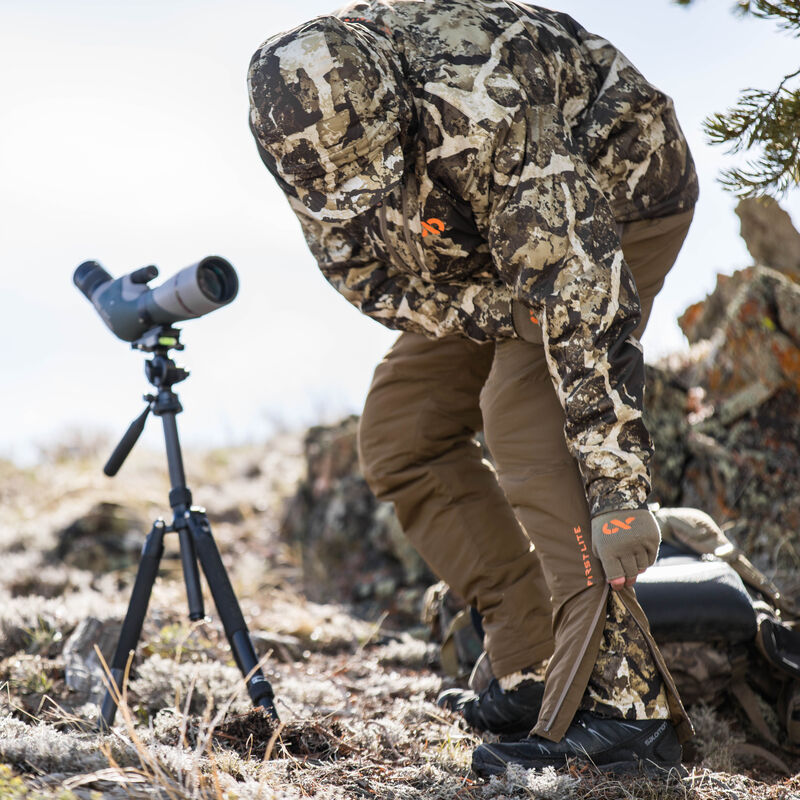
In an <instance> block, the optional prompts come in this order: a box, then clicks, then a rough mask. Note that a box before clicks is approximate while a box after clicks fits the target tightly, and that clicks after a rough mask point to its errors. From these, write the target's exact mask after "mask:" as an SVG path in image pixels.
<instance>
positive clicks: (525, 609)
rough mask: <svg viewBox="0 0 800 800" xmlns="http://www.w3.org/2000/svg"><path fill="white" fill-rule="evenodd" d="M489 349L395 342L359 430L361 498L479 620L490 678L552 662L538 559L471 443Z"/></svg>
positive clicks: (455, 342) (417, 339) (406, 337)
mask: <svg viewBox="0 0 800 800" xmlns="http://www.w3.org/2000/svg"><path fill="white" fill-rule="evenodd" d="M493 354H494V346H493V345H491V344H490V345H478V344H475V343H473V342H470V341H468V340H466V339H462V338H460V337H448V338H445V339H440V340H430V339H426V338H425V337H423V336H420V335H417V334H413V333H403V334H402V335H401V336H400V337H399V338H398V340H397V342H396V343H395V345H394V347H392V348H391V350H390V351H389V352H388V354H387V355H386V357H385V358H384V360H383V361H382V362H381V363H380V364H379V365H378V367H377V369H376V370H375V377H374V379H373V382H372V386H371V388H370V391H369V394H368V396H367V400H366V404H365V407H364V413H363V415H362V417H361V426H360V431H359V452H360V458H361V464H362V469H363V472H364V476H365V478H366V480H367V482H368V483H369V485H370V488H371V489H372V490H373V492H374V493H375V494H376V496H377V497H379V498H380V499H382V500H389V501H392V502H394V504H395V509H396V511H397V515H398V518H399V520H400V524H401V525H402V527H403V530H404V532H405V534H406V535H407V536H408V538H409V539H410V541H411V543H412V544H413V545H414V547H415V548H416V549H417V550H418V551H419V553H420V555H421V556H422V557H423V558H424V559H425V561H426V562H427V563H428V564H429V566H430V567H431V569H432V570H433V571H434V572H435V573H436V574H437V575H438V576H439V577H441V578H442V579H444V580H445V581H446V582H447V583H448V584H449V585H450V586H451V587H452V588H453V589H454V590H455V591H456V592H457V593H458V594H460V595H461V596H462V597H463V598H464V599H465V600H466V601H467V602H468V603H470V604H472V605H474V606H475V607H476V608H477V609H478V611H480V613H481V614H482V615H483V626H484V630H485V634H486V638H485V643H484V644H485V647H486V650H487V652H488V654H489V658H490V660H491V664H492V668H493V670H494V673H495V675H497V676H498V677H499V676H503V675H507V674H511V673H513V672H516V671H518V670H521V669H523V668H525V667H528V666H530V665H532V664H535V663H537V662H538V661H541V660H542V659H544V658H546V657H548V656H549V655H550V653H551V652H552V648H553V643H552V622H551V607H550V600H549V593H548V590H547V586H546V584H545V581H544V578H543V575H542V569H541V566H540V564H539V560H538V558H537V555H536V554H535V553H534V552H533V550H532V548H531V544H530V541H529V540H528V538H527V537H526V536H525V533H524V532H523V530H522V529H521V527H520V525H519V523H518V522H517V520H516V519H515V517H514V514H513V512H512V510H511V507H510V506H509V504H508V502H507V500H506V498H505V496H504V495H503V492H502V490H501V489H500V487H499V485H498V483H497V478H496V475H495V473H494V470H493V469H492V467H491V465H489V464H488V463H487V462H486V461H484V460H483V459H482V457H481V451H480V447H479V446H478V444H477V442H476V441H475V439H474V434H475V432H476V431H477V430H480V429H481V427H482V419H481V413H480V407H479V396H480V391H481V387H482V386H483V384H484V382H485V380H486V377H487V375H488V373H489V370H490V368H491V364H492V358H493Z"/></svg>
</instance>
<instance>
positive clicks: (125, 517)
mask: <svg viewBox="0 0 800 800" xmlns="http://www.w3.org/2000/svg"><path fill="white" fill-rule="evenodd" d="M150 527H151V523H150V522H145V521H144V520H143V519H141V518H140V517H139V515H138V514H136V513H135V512H134V511H133V510H131V509H130V508H127V507H125V506H121V505H119V504H118V503H97V504H96V505H94V506H93V507H92V508H91V509H90V510H89V512H88V513H86V514H85V515H83V516H82V517H80V518H78V519H76V520H75V521H74V522H73V523H72V524H70V525H69V526H67V527H66V528H64V529H63V530H62V531H60V532H59V534H58V546H57V548H56V551H55V554H54V555H55V557H56V558H57V559H58V560H59V561H63V562H65V563H66V564H68V565H70V566H72V567H78V568H79V569H85V570H89V571H90V572H93V573H95V574H98V573H101V572H110V571H111V570H117V569H126V568H128V567H132V566H134V565H135V564H137V563H138V561H139V556H140V554H141V550H142V545H143V544H144V539H145V534H146V533H147V531H149V530H150Z"/></svg>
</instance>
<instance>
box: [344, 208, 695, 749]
mask: <svg viewBox="0 0 800 800" xmlns="http://www.w3.org/2000/svg"><path fill="white" fill-rule="evenodd" d="M691 217H692V212H688V213H685V214H680V215H676V216H673V217H664V218H661V219H657V220H646V221H642V222H634V223H629V224H627V225H625V226H624V228H623V229H622V248H623V252H624V255H625V259H626V261H627V263H628V266H629V267H630V269H631V271H632V272H633V275H634V279H635V280H636V285H637V288H638V290H639V295H640V299H641V302H642V325H641V327H640V329H639V331H638V335H641V331H642V330H643V329H644V325H645V323H646V321H647V317H648V316H649V314H650V310H651V308H652V303H653V299H654V298H655V296H656V294H657V293H658V291H659V290H660V289H661V286H662V285H663V282H664V277H665V275H666V274H667V272H668V271H669V269H670V268H671V267H672V265H673V263H674V262H675V259H676V257H677V255H678V252H679V250H680V248H681V245H682V243H683V239H684V237H685V236H686V233H687V231H688V228H689V223H690V222H691ZM563 428H564V411H563V409H562V407H561V404H560V403H559V401H558V398H557V396H556V393H555V391H554V389H553V385H552V383H551V380H550V375H549V372H548V369H547V364H546V362H545V356H544V348H543V347H542V346H541V345H539V344H534V343H531V342H527V341H523V340H521V339H513V340H504V341H500V342H498V343H497V344H496V345H495V344H483V345H479V344H476V343H474V342H471V341H469V340H466V339H462V338H460V337H448V338H445V339H437V340H433V339H427V338H425V337H423V336H420V335H418V334H413V333H403V334H401V335H400V337H399V338H398V339H397V341H396V342H395V344H394V346H393V347H392V348H391V349H390V350H389V352H388V353H387V355H386V357H385V358H384V360H383V361H382V362H381V363H380V364H379V365H378V367H377V369H376V370H375V377H374V378H373V382H372V386H371V388H370V391H369V395H368V397H367V401H366V404H365V408H364V413H363V415H362V418H361V429H360V436H359V441H360V454H361V462H362V468H363V470H364V475H365V477H366V479H367V481H368V483H369V485H370V487H371V488H372V490H373V491H374V492H375V494H376V495H377V496H378V497H379V498H381V499H383V500H391V501H393V502H394V504H395V508H396V510H397V515H398V518H399V520H400V523H401V525H402V526H403V529H404V531H405V533H406V535H407V536H408V537H409V539H410V540H411V542H412V543H413V545H414V546H415V547H416V548H417V550H418V551H419V552H420V554H421V555H422V557H423V558H424V559H425V560H426V561H427V563H428V564H429V565H430V566H431V568H432V569H433V571H434V572H435V573H436V574H437V575H439V576H440V577H441V578H442V579H444V580H445V581H447V583H448V584H450V586H451V587H452V588H453V589H454V590H455V591H456V592H458V593H459V594H460V595H461V596H462V597H463V598H464V599H465V600H466V601H467V602H468V603H470V604H472V605H474V606H475V607H476V608H477V609H478V611H480V613H481V614H482V615H483V625H484V630H485V632H486V639H485V647H486V650H487V652H488V654H489V658H490V660H491V663H492V668H493V671H494V673H495V675H498V676H503V675H509V674H511V673H513V672H517V671H519V670H521V669H523V668H525V667H528V666H530V665H532V664H535V663H537V662H539V661H541V660H542V659H543V658H545V657H547V656H550V655H552V658H551V660H550V665H549V668H548V671H547V678H546V690H545V696H544V703H543V707H542V711H541V713H540V715H539V721H538V723H537V726H536V728H535V729H534V731H535V733H537V734H539V735H541V736H544V737H546V738H548V739H552V740H553V741H558V740H560V739H561V738H562V737H563V735H564V733H565V731H566V729H567V727H568V726H569V724H570V722H571V721H572V718H573V716H574V714H575V711H576V710H577V708H578V706H579V704H580V702H581V698H582V696H583V694H584V691H585V689H586V685H587V682H588V680H589V676H590V674H591V672H592V669H593V666H594V663H595V660H596V658H597V653H598V648H599V646H600V639H601V636H602V632H603V626H604V624H605V618H606V608H607V595H608V584H607V583H606V580H605V576H604V575H603V571H602V567H601V565H600V562H599V561H598V560H597V559H596V558H595V556H594V555H593V554H592V550H591V541H590V530H591V525H590V518H589V509H588V504H587V501H586V495H585V492H584V488H583V483H582V480H581V477H580V473H579V471H578V468H577V465H576V463H575V461H574V459H573V458H572V457H571V456H570V454H569V451H568V450H567V446H566V442H565V440H564V434H563ZM481 429H483V430H484V433H485V437H486V443H487V445H488V447H489V450H490V451H491V453H492V457H493V458H494V461H495V464H496V466H497V473H496V474H495V472H494V470H493V469H492V468H491V466H489V465H488V464H487V463H486V462H485V461H483V460H482V459H481V453H480V449H479V446H478V445H477V443H476V442H475V441H474V434H475V432H476V431H479V430H481ZM501 487H502V488H501ZM531 542H533V545H534V548H531ZM620 597H621V599H622V600H623V602H624V603H625V606H626V607H627V608H628V610H629V611H630V613H631V614H632V615H633V617H634V619H635V620H636V622H637V624H639V625H640V627H642V628H643V629H644V631H645V634H646V637H647V639H648V643H649V644H650V647H651V651H652V654H653V657H654V659H655V661H656V664H657V665H658V667H659V669H660V671H661V674H662V677H663V678H664V682H665V685H666V688H667V694H668V699H669V704H670V712H671V716H672V719H673V721H674V722H675V724H676V725H677V726H678V734H679V736H680V737H681V738H686V737H687V736H688V735H689V733H690V731H691V726H690V724H689V722H688V719H687V718H686V715H685V712H684V711H683V708H682V706H681V704H680V700H679V698H678V695H677V692H676V690H675V686H674V683H673V681H672V678H671V677H670V675H669V672H668V671H667V669H666V666H665V665H664V663H663V660H662V659H661V656H660V653H659V651H658V649H657V647H656V645H655V643H654V642H653V640H652V637H651V636H650V634H649V628H648V627H647V620H646V618H645V616H644V613H643V612H642V610H641V607H640V606H639V604H638V602H637V601H636V595H635V592H634V591H633V590H632V589H627V590H624V591H623V592H621V593H620Z"/></svg>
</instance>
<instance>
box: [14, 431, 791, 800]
mask: <svg viewBox="0 0 800 800" xmlns="http://www.w3.org/2000/svg"><path fill="white" fill-rule="evenodd" d="M300 450H301V448H300V443H299V438H296V437H291V436H286V437H283V438H282V439H279V440H276V441H273V442H271V443H270V444H269V445H266V446H263V447H248V448H239V449H230V450H226V451H215V452H212V453H187V454H186V464H187V473H188V480H189V484H190V485H191V486H192V488H193V490H194V495H195V498H196V500H197V501H198V502H202V503H204V504H206V505H207V506H208V508H209V513H210V517H211V520H212V524H213V527H214V534H215V538H216V540H217V543H218V545H219V547H220V550H221V552H222V554H223V558H224V560H225V563H226V565H227V567H228V570H229V572H230V575H231V578H232V581H233V585H234V588H235V589H236V591H237V594H238V597H239V599H240V601H241V605H242V609H243V611H244V614H245V617H246V618H247V620H248V624H249V626H250V629H251V632H252V634H253V640H254V643H255V646H256V650H257V651H258V653H259V656H261V657H262V661H263V669H264V672H265V674H266V675H267V677H268V679H269V680H270V681H271V683H272V685H273V687H274V690H275V695H276V705H277V708H278V712H279V714H280V717H281V720H282V723H281V725H279V726H276V725H274V724H273V723H272V722H271V721H270V720H269V719H268V718H267V717H266V716H265V715H264V714H263V712H262V711H260V710H258V709H256V710H253V709H251V708H250V704H249V699H248V698H247V695H246V692H245V691H244V689H243V685H242V679H241V676H240V674H239V672H238V670H237V669H236V668H235V666H234V665H233V661H232V659H231V654H230V649H229V647H228V645H227V642H226V640H225V637H224V635H223V633H222V629H221V626H220V624H219V620H218V618H217V616H216V614H215V612H214V609H213V604H212V603H211V602H210V600H208V599H207V603H206V612H207V613H208V614H209V615H210V617H211V619H210V620H208V621H201V622H196V623H190V622H189V621H188V620H187V618H186V616H185V614H186V611H185V609H186V601H185V594H184V588H183V585H182V579H181V571H180V565H179V561H178V560H177V557H176V548H177V540H176V538H175V537H174V536H168V537H167V555H166V556H165V558H164V561H163V568H162V572H161V577H160V579H159V580H158V582H157V584H156V587H155V590H154V593H153V597H152V601H151V603H150V608H149V611H148V615H147V618H146V621H145V626H144V630H143V633H142V638H141V643H140V647H139V651H138V655H137V660H136V662H135V665H134V668H133V670H132V673H131V677H130V681H129V682H128V683H127V685H126V687H125V692H124V696H123V698H122V702H121V704H120V708H119V711H118V713H117V718H116V722H115V726H114V728H113V729H112V730H111V731H110V732H106V733H99V732H97V731H96V729H95V727H94V724H95V721H96V719H97V710H98V706H97V700H98V699H99V698H100V697H101V696H102V692H103V687H102V684H101V682H100V681H101V678H100V675H101V673H102V669H101V667H100V666H99V664H98V662H97V658H96V656H94V654H93V650H92V648H91V646H90V644H87V642H88V641H89V639H90V638H91V637H90V636H89V634H90V633H92V635H93V636H94V638H95V639H99V641H101V647H102V649H103V650H104V651H105V655H106V657H108V656H109V655H110V650H112V649H113V645H114V643H115V641H116V636H117V635H118V630H119V622H120V620H121V618H122V616H123V614H124V611H125V607H126V604H127V599H128V596H129V594H130V589H131V585H132V579H133V575H134V569H133V568H132V566H131V564H132V562H133V561H135V559H136V553H137V551H138V548H139V547H140V546H141V542H142V529H144V530H147V529H148V528H149V520H151V519H152V518H153V517H154V516H156V515H158V514H160V513H164V509H165V506H166V502H165V501H166V496H167V489H168V487H167V486H166V485H165V482H164V478H163V477H161V462H162V456H161V454H159V453H146V452H142V453H137V454H135V455H134V457H132V459H131V463H129V464H126V465H125V467H124V468H123V470H122V471H121V473H120V475H119V476H118V477H117V478H116V479H115V481H113V482H110V481H108V480H106V479H104V478H103V477H102V475H100V466H101V463H102V460H101V459H100V458H99V455H98V454H97V453H95V452H94V451H93V449H92V448H87V447H84V448H81V447H72V448H66V449H65V450H63V451H59V452H52V453H50V454H45V458H44V459H43V461H42V464H41V465H40V466H38V467H36V468H31V469H21V468H18V467H16V466H14V465H12V464H8V463H0V556H2V564H3V569H2V570H0V798H2V800H5V798H25V799H26V800H39V799H40V798H41V800H44V798H60V799H61V800H73V799H74V798H85V799H86V800H89V798H120V799H121V798H170V800H183V799H184V798H187V799H188V798H215V799H216V800H221V799H224V800H234V798H242V799H243V800H256V798H258V799H259V800H270V799H271V798H287V800H294V799H295V798H298V799H299V798H318V799H319V800H329V799H331V800H334V799H338V798H392V799H394V798H396V799H397V800H417V798H419V799H420V800H421V799H422V798H425V799H426V800H456V799H458V800H472V799H474V800H478V798H480V799H481V800H489V799H490V798H496V799H497V800H500V799H501V798H542V800H545V799H547V800H572V799H573V798H574V799H575V800H578V799H581V800H583V799H586V800H588V798H599V799H600V800H605V799H609V800H610V798H641V799H642V800H648V799H652V800H655V799H656V798H658V799H659V800H673V798H674V800H678V798H697V800H706V799H708V800H710V798H715V799H716V798H726V799H730V800H735V799H736V800H738V798H742V799H744V798H748V800H749V799H750V798H754V799H756V800H761V799H762V798H763V800H766V799H767V798H769V799H770V800H789V798H800V760H798V758H797V757H796V756H792V755H790V754H786V753H774V752H773V753H768V752H766V751H764V750H763V749H759V748H753V747H752V744H753V743H754V742H755V743H757V739H756V738H755V737H754V736H753V735H752V732H750V731H749V730H748V729H747V727H746V726H745V725H744V724H743V722H742V720H741V719H740V718H739V717H738V716H737V714H736V713H735V711H734V710H733V709H731V708H726V707H724V706H723V707H722V708H717V709H710V708H706V707H695V708H693V709H690V712H691V714H692V717H693V721H694V722H695V726H696V728H697V732H698V735H697V737H696V738H695V740H694V741H693V743H692V745H691V747H690V748H689V749H688V750H687V768H688V773H689V774H688V777H685V778H680V777H678V776H674V775H671V776H670V775H665V776H664V777H663V779H660V780H650V779H644V778H633V777H628V778H624V779H622V778H620V779H615V778H609V777H608V776H603V775H601V774H599V773H597V772H596V771H594V770H593V769H592V768H590V767H586V766H580V765H573V766H572V767H571V768H569V769H565V770H563V771H561V772H558V773H556V772H555V771H552V770H551V771H544V772H533V771H530V772H526V771H525V770H521V769H517V770H514V769H511V770H509V771H508V773H507V774H506V775H505V776H504V777H503V778H499V779H498V778H494V779H492V780H490V781H483V780H480V779H479V778H477V777H476V776H475V775H474V774H473V773H472V772H471V770H470V759H471V754H472V750H473V749H474V748H475V746H476V745H477V744H479V743H480V742H481V741H482V739H481V737H479V736H477V735H475V734H474V733H472V732H470V731H469V730H468V729H466V727H465V726H464V725H463V724H462V722H461V721H460V720H459V719H458V718H457V717H456V716H454V715H452V714H450V713H448V712H445V711H442V710H441V709H439V708H438V707H437V706H436V705H435V702H434V701H435V698H436V695H437V694H438V692H439V691H440V690H441V688H442V687H443V686H445V685H451V684H450V683H448V682H447V680H446V679H444V678H443V676H442V674H441V673H440V672H439V671H438V670H437V651H436V648H435V646H434V645H433V644H431V643H429V642H427V641H426V640H425V639H424V637H423V635H422V632H421V631H420V630H418V629H415V630H412V631H410V632H409V631H400V630H393V629H392V628H391V621H390V620H389V621H387V620H386V619H383V618H380V617H379V618H376V619H360V618H357V617H356V616H355V615H354V614H352V613H351V612H350V610H348V609H347V608H345V607H342V606H336V605H325V604H320V603H312V602H310V601H308V600H307V599H306V598H305V597H304V596H303V595H302V594H300V593H299V591H298V590H297V588H296V587H297V586H298V585H299V582H298V580H297V578H298V575H297V569H298V568H297V564H298V558H297V554H296V553H294V552H292V551H291V549H290V548H288V547H287V546H286V545H285V544H283V543H281V541H280V540H279V538H278V535H277V531H278V528H279V523H280V518H281V514H282V510H283V503H284V502H285V499H286V498H287V497H288V496H289V495H290V494H291V492H292V490H293V487H294V486H295V485H296V483H297V481H298V480H299V479H300V477H301V473H302V469H303V464H302V458H301V452H300ZM77 523H80V524H77ZM108 531H110V532H111V533H110V534H109V533H108ZM776 758H777V759H778V760H776ZM784 766H785V767H788V774H787V773H786V770H784Z"/></svg>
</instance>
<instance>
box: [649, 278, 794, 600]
mask: <svg viewBox="0 0 800 800" xmlns="http://www.w3.org/2000/svg"><path fill="white" fill-rule="evenodd" d="M681 324H682V326H683V327H684V331H685V332H686V333H687V337H688V338H689V339H690V341H694V342H695V343H694V344H693V345H692V347H691V348H690V349H689V351H688V353H686V354H684V355H681V356H671V357H669V358H667V359H664V360H663V361H662V362H660V364H659V368H658V369H655V370H652V369H651V370H650V372H649V375H652V376H655V378H656V379H655V380H650V382H649V383H648V394H647V403H648V421H649V423H650V428H651V432H652V434H653V438H654V440H655V442H656V447H657V455H656V458H655V461H654V470H653V478H654V481H653V486H654V493H653V497H652V499H653V500H657V501H659V502H661V503H662V504H664V505H684V506H694V507H696V508H700V509H702V510H704V511H706V512H707V513H709V514H710V515H711V516H712V517H713V518H714V519H715V520H716V522H717V523H719V524H720V525H722V526H723V527H724V528H725V530H726V533H727V535H728V536H729V538H731V539H732V540H733V541H734V542H735V544H737V545H738V546H739V547H740V548H741V549H742V550H743V551H744V553H745V554H746V555H747V556H748V557H749V558H750V559H751V560H752V561H753V562H754V564H755V565H756V566H757V567H759V568H760V569H761V570H763V571H764V572H766V573H767V574H768V575H770V576H775V577H776V579H777V580H778V582H779V583H782V587H781V588H782V589H783V591H784V592H785V593H786V594H789V595H793V594H794V595H796V594H797V593H798V592H800V579H798V578H797V572H798V566H800V545H798V539H799V538H800V491H799V490H800V285H799V284H798V283H795V282H794V281H793V280H791V279H790V278H789V277H787V275H786V274H784V273H782V272H779V271H777V270H775V269H772V268H769V267H765V266H753V267H749V268H748V269H744V270H740V271H739V272H736V273H734V274H733V275H731V276H729V277H727V278H724V279H723V278H722V276H720V279H719V281H718V283H717V289H716V290H715V292H714V293H713V294H712V295H711V296H710V297H708V298H707V299H706V300H705V301H703V302H702V303H698V304H696V305H695V306H693V307H692V308H691V309H690V310H689V312H687V314H685V315H684V317H683V318H682V320H681ZM682 392H683V394H681V393H682ZM681 405H683V409H681Z"/></svg>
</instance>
